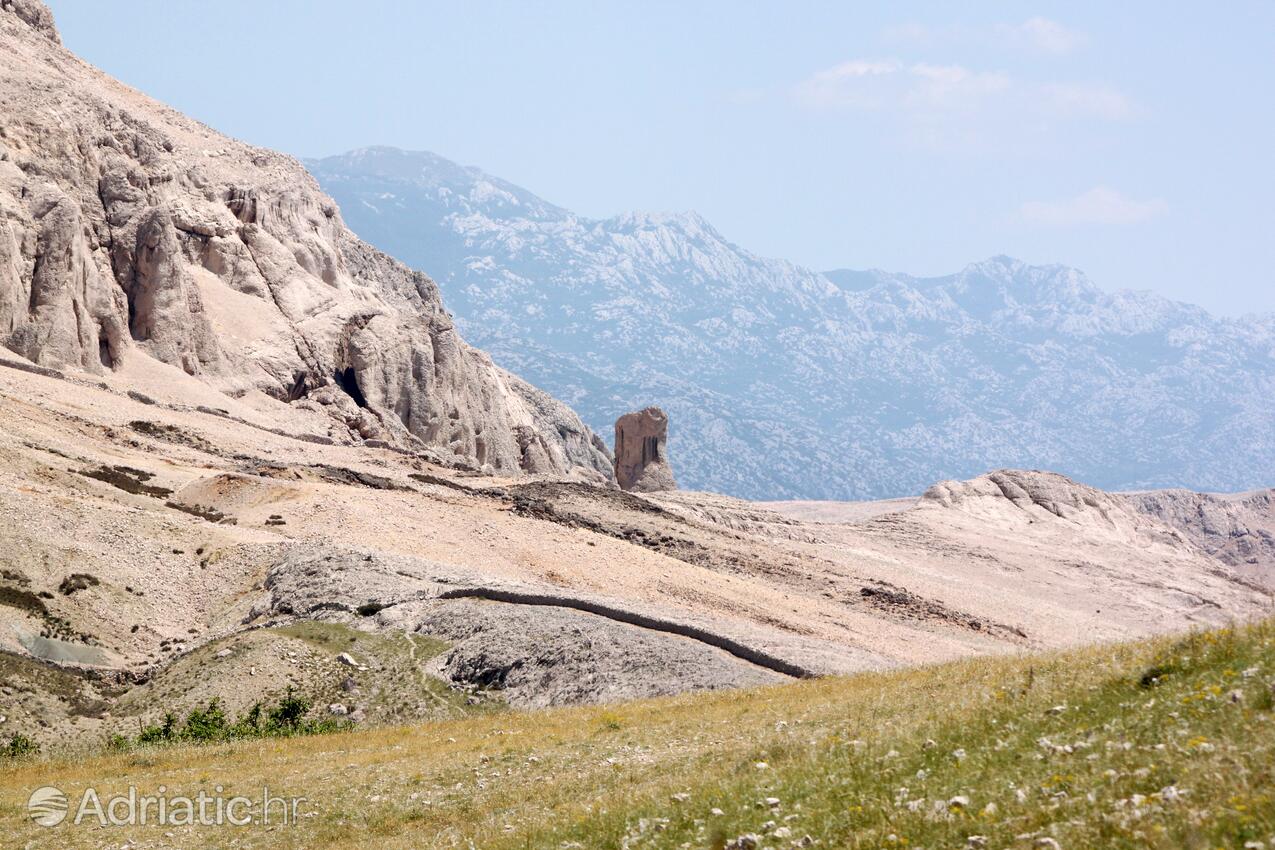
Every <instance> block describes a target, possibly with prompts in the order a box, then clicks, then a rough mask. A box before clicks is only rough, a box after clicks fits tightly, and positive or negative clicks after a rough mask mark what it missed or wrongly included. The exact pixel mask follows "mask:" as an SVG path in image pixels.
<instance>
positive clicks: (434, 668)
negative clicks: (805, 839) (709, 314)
mask: <svg viewBox="0 0 1275 850" xmlns="http://www.w3.org/2000/svg"><path fill="white" fill-rule="evenodd" d="M35 368H36V367H33V366H31V365H30V364H23V363H21V362H20V361H17V360H16V359H6V360H4V365H3V366H0V517H2V520H3V521H0V613H2V615H3V621H2V623H3V625H2V628H0V648H2V649H3V655H0V663H3V665H4V666H5V677H4V680H5V685H4V689H3V690H0V714H3V715H4V716H5V717H6V720H5V723H4V725H3V727H0V729H3V730H4V731H10V730H24V731H28V732H30V733H33V734H35V735H36V736H37V737H39V738H41V739H43V740H45V741H64V740H67V739H68V737H67V736H68V735H69V734H70V733H71V732H73V731H74V732H76V733H77V738H76V739H77V740H85V739H89V740H96V739H97V737H98V736H100V735H101V734H104V733H105V732H106V731H107V730H115V729H124V730H126V731H127V730H130V729H135V728H136V726H137V724H138V722H139V721H140V720H145V721H153V720H154V719H155V718H156V717H157V716H158V714H159V713H161V712H162V711H163V710H165V709H167V708H171V707H180V708H188V707H191V706H193V705H195V704H196V703H199V702H201V701H205V700H207V699H209V698H210V697H212V696H220V697H221V698H222V699H223V700H225V701H226V702H227V703H228V704H229V705H230V706H231V707H233V708H235V709H237V710H238V709H241V708H242V707H244V706H246V705H248V704H250V703H252V702H253V701H255V700H257V699H261V698H263V697H270V696H272V695H276V694H278V693H280V692H281V691H282V690H283V689H284V688H285V687H287V686H288V685H289V684H292V685H295V686H297V687H299V688H301V689H302V690H303V691H305V692H306V693H308V694H311V695H312V696H313V698H314V699H316V700H317V701H318V702H319V704H320V705H322V706H334V707H336V708H335V709H334V710H337V711H340V712H342V713H343V714H344V715H350V716H353V717H354V718H355V719H356V720H358V721H362V722H389V721H395V720H404V719H409V718H416V717H433V716H449V715H452V714H457V713H465V712H469V711H476V710H488V709H489V708H491V707H492V706H493V705H501V704H512V705H515V706H541V705H552V704H562V703H574V702H595V701H609V700H617V699H622V698H629V697H637V696H647V695H656V694H663V693H672V692H677V691H682V690H687V689H695V688H720V687H734V686H741V685H750V684H759V683H765V682H777V681H784V680H788V679H791V678H793V677H804V676H810V675H821V674H828V673H844V672H850V671H855V670H870V669H884V668H890V667H897V666H903V665H913V664H918V663H927V662H933V661H939V660H943V659H950V658H956V657H961V656H966V655H971V654H992V653H1006V652H1009V653H1015V652H1021V651H1025V650H1030V649H1037V648H1046V647H1056V646H1066V645H1073V644H1078V643H1082V642H1090V641H1106V640H1116V639H1122V638H1128V637H1134V636H1138V635H1145V634H1151V633H1157V632H1162V631H1167V630H1177V629H1182V628H1188V627H1191V626H1195V625H1210V624H1218V623H1224V622H1228V621H1230V620H1232V619H1244V618H1249V617H1253V616H1257V615H1260V614H1261V613H1263V612H1264V611H1267V610H1269V608H1270V602H1271V596H1270V593H1269V590H1268V589H1266V587H1264V586H1263V585H1262V584H1261V582H1260V581H1259V580H1258V579H1264V580H1269V577H1270V570H1269V566H1267V565H1254V564H1245V565H1244V567H1245V569H1239V568H1237V567H1234V566H1232V565H1231V564H1229V563H1227V562H1226V561H1225V560H1224V559H1223V558H1220V557H1215V555H1214V554H1210V551H1209V550H1208V549H1207V548H1205V547H1204V546H1202V545H1200V544H1197V543H1196V542H1194V540H1193V535H1194V534H1195V532H1194V531H1193V528H1192V526H1190V525H1188V524H1182V525H1181V527H1180V528H1179V527H1175V526H1174V525H1171V524H1169V523H1167V522H1166V521H1165V520H1164V519H1163V518H1162V517H1161V516H1159V515H1156V514H1155V513H1152V512H1147V511H1144V510H1141V509H1139V507H1138V504H1140V501H1141V499H1145V498H1146V497H1145V496H1143V497H1139V499H1133V498H1132V497H1126V496H1120V495H1112V494H1107V493H1103V492H1101V491H1098V490H1093V489H1091V488H1088V487H1084V486H1083V485H1079V484H1076V483H1074V482H1071V481H1069V480H1067V479H1065V478H1062V477H1061V476H1056V475H1052V474H1049V473H1038V472H1024V471H1002V472H998V473H993V474H990V475H988V476H984V477H982V478H979V479H975V480H973V481H969V482H947V483H944V484H940V485H936V486H935V487H934V488H932V489H931V490H930V492H928V493H926V494H925V495H924V496H923V497H921V498H920V499H917V500H913V501H912V502H911V503H910V504H907V503H905V502H903V501H901V500H895V501H893V502H891V503H888V504H885V505H877V506H874V505H860V506H845V510H844V511H843V512H842V514H843V515H842V516H838V515H837V514H836V513H835V512H832V511H831V509H830V508H829V507H828V506H822V507H817V509H816V515H817V518H816V519H813V520H811V519H804V518H802V517H803V514H804V513H806V512H807V511H809V510H811V508H810V506H801V505H798V506H787V507H784V506H778V507H776V506H771V505H762V504H756V503H749V502H744V501H740V500H737V499H733V498H728V497H724V496H718V495H714V494H706V493H692V492H681V491H673V492H666V493H657V494H637V493H626V492H623V491H620V490H617V489H615V488H614V485H610V486H607V485H599V484H591V483H587V482H581V481H577V480H568V479H565V478H561V477H550V476H528V475H519V476H516V477H501V476H492V475H482V474H479V473H476V472H474V471H472V470H468V469H464V468H458V467H455V466H446V465H441V464H438V463H435V462H433V461H432V460H431V459H430V457H429V456H428V455H426V454H424V453H411V452H407V451H404V450H402V449H395V448H389V447H384V446H378V445H373V446H368V445H366V444H363V445H348V446H342V445H324V444H321V443H315V442H311V441H310V439H309V437H310V436H311V434H310V433H309V432H307V431H306V430H304V425H305V424H306V423H305V422H304V421H300V422H298V421H295V420H293V419H292V418H291V416H292V411H291V410H290V408H289V407H288V406H287V405H284V404H282V403H280V402H275V401H270V402H268V403H267V402H261V403H260V407H259V408H253V407H250V406H248V405H245V404H244V403H243V400H242V399H239V400H234V399H227V400H226V401H225V402H224V403H225V404H226V405H228V406H230V408H231V409H230V410H226V411H225V412H219V411H216V410H214V409H213V408H212V407H209V406H208V405H206V404H201V403H200V402H201V400H204V399H205V393H206V392H208V390H207V388H206V386H205V385H204V384H203V382H201V381H200V380H199V379H197V378H193V377H190V376H185V375H183V374H181V373H180V372H176V370H174V371H175V372H176V374H175V375H172V376H170V377H171V380H169V381H166V382H165V383H164V385H163V388H164V389H166V392H167V394H166V396H165V398H164V400H162V401H161V400H158V399H148V400H139V398H141V397H142V395H141V393H140V392H139V391H138V390H136V389H134V388H133V387H134V386H135V385H134V384H133V383H132V382H124V381H121V380H119V379H118V378H117V377H116V376H114V375H112V374H108V375H104V376H102V377H97V376H86V375H76V374H72V373H66V374H64V375H61V376H58V375H57V374H56V373H50V374H41V373H39V372H37V371H34V370H35ZM156 368H159V367H156ZM164 368H167V367H164ZM146 389H148V390H150V391H152V392H155V393H156V394H158V393H159V390H160V387H159V386H158V385H154V386H147V387H146ZM130 393H132V395H130ZM183 397H185V400H184V401H183V400H182V399H183ZM1250 498H1251V497H1250ZM1246 504H1247V502H1246ZM1267 518H1268V520H1269V514H1268V515H1267ZM1250 521H1251V522H1254V523H1255V520H1250ZM1267 587H1269V585H1267ZM307 623H309V624H313V625H311V626H307V625H306V624H307ZM306 629H310V631H306ZM346 643H348V644H349V646H348V647H347V646H346ZM342 655H345V656H348V658H347V661H345V662H343V661H342V660H340V659H341V656H342ZM347 662H348V663H347Z"/></svg>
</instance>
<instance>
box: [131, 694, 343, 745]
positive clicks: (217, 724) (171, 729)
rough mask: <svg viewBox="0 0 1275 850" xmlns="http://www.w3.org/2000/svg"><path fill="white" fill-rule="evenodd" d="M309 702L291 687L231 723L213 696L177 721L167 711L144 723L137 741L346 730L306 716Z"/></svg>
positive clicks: (167, 741)
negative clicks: (274, 700)
mask: <svg viewBox="0 0 1275 850" xmlns="http://www.w3.org/2000/svg"><path fill="white" fill-rule="evenodd" d="M311 708H312V703H311V702H310V700H308V699H306V698H305V697H302V696H299V695H298V694H297V693H296V692H295V691H294V690H293V689H292V688H291V687H289V688H288V690H287V691H286V692H285V693H284V695H283V696H282V697H280V699H279V702H278V703H277V704H275V705H274V706H272V707H271V708H269V709H268V710H267V709H266V708H265V707H264V706H263V705H262V704H261V703H259V702H258V703H256V704H254V705H253V706H252V708H250V709H248V710H247V711H246V712H244V713H243V714H242V715H241V716H240V717H238V718H237V719H235V720H234V721H233V722H232V721H231V719H230V717H229V716H228V715H227V714H226V712H225V709H223V708H222V706H221V700H220V699H218V698H217V697H213V698H212V699H211V700H209V701H208V704H207V705H206V706H204V707H201V708H195V709H193V710H191V711H190V713H189V714H187V715H186V718H185V720H179V719H178V716H177V714H176V712H173V711H169V712H166V713H165V714H164V719H163V720H162V721H161V722H160V723H159V724H158V725H152V726H147V727H146V728H144V729H142V731H141V732H139V733H138V735H137V743H139V744H175V743H191V744H206V743H213V742H216V741H229V740H234V739H241V738H284V737H292V736H294V735H321V734H326V733H330V732H338V731H340V730H342V729H345V728H346V727H347V726H348V725H349V723H348V722H346V721H338V720H336V719H327V718H325V719H319V720H316V719H312V718H310V717H309V714H310V709H311ZM130 745H131V742H130V741H129V739H128V738H126V737H124V736H123V735H112V736H111V738H110V739H108V741H107V746H108V748H109V749H116V750H122V749H128V747H129V746H130Z"/></svg>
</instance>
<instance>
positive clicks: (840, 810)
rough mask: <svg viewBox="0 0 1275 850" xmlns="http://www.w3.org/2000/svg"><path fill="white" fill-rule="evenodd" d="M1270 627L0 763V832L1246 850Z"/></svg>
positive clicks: (1266, 822) (1264, 767) (1259, 757)
mask: <svg viewBox="0 0 1275 850" xmlns="http://www.w3.org/2000/svg"><path fill="white" fill-rule="evenodd" d="M1273 637H1275V625H1273V624H1272V623H1270V622H1267V623H1263V624H1259V625H1255V626H1249V627H1243V628H1240V629H1237V630H1229V629H1228V630H1222V631H1220V632H1210V633H1203V634H1196V635H1192V636H1188V637H1185V638H1180V639H1161V640H1155V641H1148V642H1141V643H1134V644H1125V645H1117V646H1105V647H1094V648H1089V649H1084V650H1079V651H1075V652H1069V653H1061V654H1052V655H1048V656H1036V657H1027V656H1025V657H1021V658H998V659H978V660H970V661H964V662H959V663H953V664H945V665H941V666H935V667H929V668H921V669H914V670H909V671H904V672H895V673H885V674H866V675H859V676H854V677H849V678H839V679H824V680H818V681H809V682H800V683H796V684H792V685H785V686H779V687H771V688H764V689H757V690H751V691H734V692H720V693H711V694H697V695H685V696H680V697H675V698H669V699H660V700H651V701H644V702H637V703H630V704H624V705H614V706H606V707H595V708H575V709H564V710H552V711H544V712H537V713H525V714H517V713H509V714H501V715H495V716H487V717H475V718H467V719H460V720H453V721H444V722H438V723H432V724H426V725H421V726H416V727H403V728H383V729H375V730H368V731H360V732H353V733H346V734H340V735H332V736H322V737H313V738H303V739H290V740H271V741H254V742H243V743H235V744H227V745H215V746H207V747H181V748H173V749H160V750H149V751H136V752H131V753H122V754H106V755H100V756H96V757H92V758H88V759H83V760H76V761H71V760H56V759H55V760H50V761H37V762H28V763H18V764H16V765H13V766H10V767H8V768H7V769H6V770H5V771H4V773H3V774H2V775H0V822H2V823H3V824H4V828H5V832H6V834H7V835H8V836H9V839H10V840H11V841H12V842H13V846H18V847H32V848H45V847H57V848H66V849H67V850H76V848H90V847H92V848H98V847H104V846H119V845H121V844H123V843H125V842H126V841H130V840H131V841H133V842H134V844H133V845H132V846H133V847H136V848H147V847H155V848H159V847H230V846H234V847H249V848H252V847H262V848H264V847H269V848H276V847H279V848H303V847H323V848H343V847H376V848H378V850H393V848H421V847H457V848H465V847H478V848H489V847H494V848H500V847H563V846H566V847H570V846H576V847H588V848H593V847H621V846H623V847H627V848H636V847H721V846H723V844H724V843H726V842H727V841H730V840H735V839H737V838H738V836H741V835H745V834H749V833H754V834H756V835H757V840H758V844H759V846H768V847H786V846H790V845H792V844H793V843H794V842H800V841H801V840H802V839H803V838H804V837H806V836H809V837H810V840H811V841H814V842H817V843H818V846H824V847H842V846H863V847H878V846H880V847H901V846H911V847H916V846H929V847H933V846H941V847H960V846H966V844H967V842H969V841H970V836H977V837H983V838H986V839H987V841H988V843H987V844H986V846H988V847H995V846H1026V847H1030V846H1032V845H1033V843H1035V842H1037V841H1044V840H1045V839H1052V840H1056V841H1058V842H1059V844H1060V846H1062V847H1067V848H1072V847H1125V846H1128V847H1135V846H1145V847H1165V848H1168V847H1217V846H1224V847H1241V848H1242V847H1244V843H1245V842H1246V841H1250V842H1251V841H1263V842H1266V841H1270V840H1271V837H1272V833H1275V808H1273V803H1272V799H1271V783H1272V778H1271V770H1272V764H1275V753H1273V752H1272V748H1273V747H1275V722H1273V721H1275V716H1273V715H1275V712H1272V710H1271V690H1270V689H1271V687H1272V681H1273V680H1275V649H1273V640H1272V639H1273ZM759 764H763V765H765V766H764V767H759V766H758V765H759ZM43 785H53V786H56V787H59V788H61V789H62V790H64V791H65V792H67V794H68V796H69V797H70V798H71V799H72V801H73V806H74V801H76V800H77V799H78V797H79V795H80V793H81V792H82V791H83V790H84V789H85V788H87V787H90V786H92V787H94V788H95V789H96V790H97V791H98V793H99V795H101V796H102V797H103V798H105V797H106V796H107V795H111V794H119V793H124V792H126V790H127V788H128V786H130V785H133V786H135V787H137V788H138V790H139V793H142V794H148V793H149V794H154V793H156V791H157V789H158V787H159V786H161V785H162V786H165V787H166V788H167V789H168V793H169V794H170V795H171V794H179V793H180V794H190V795H194V794H195V793H197V791H198V790H199V789H200V788H203V789H206V790H208V791H209V793H211V792H212V790H213V789H214V786H218V785H220V786H222V789H223V790H222V793H223V795H226V796H229V795H233V794H244V795H246V796H250V797H258V798H259V796H260V793H261V789H262V788H263V787H264V786H268V787H269V789H270V792H271V794H272V795H274V796H294V795H296V796H304V797H305V798H306V802H305V803H304V804H302V806H301V809H300V810H301V811H302V812H304V813H305V816H303V817H302V818H301V819H300V822H299V823H298V824H297V825H295V826H286V827H284V826H279V825H275V826H273V827H271V828H266V827H263V826H261V825H251V826H244V827H231V826H222V827H201V826H164V827H161V826H145V827H126V826H118V827H117V826H108V827H105V828H100V827H89V826H85V825H80V826H74V825H71V824H69V823H64V824H62V825H61V826H59V827H56V828H54V829H46V828H43V827H40V826H37V825H35V824H33V823H32V822H31V821H30V820H29V819H28V818H27V812H26V799H27V795H28V794H29V793H30V792H31V790H32V789H34V788H36V787H38V786H43ZM1165 789H1172V790H1167V791H1166V790H1165ZM675 795H676V796H675ZM682 795H686V796H685V797H682ZM766 798H776V799H777V800H778V801H779V802H778V803H776V804H775V805H773V806H772V805H770V804H765V803H761V804H759V802H758V801H763V800H765V799H766ZM989 804H990V806H989ZM714 809H717V810H720V812H721V813H720V814H714V813H713V810H714ZM970 846H976V842H975V844H971V845H970ZM1040 846H1046V847H1048V846H1050V845H1049V844H1047V843H1046V844H1042V845H1040ZM1268 846H1270V845H1268Z"/></svg>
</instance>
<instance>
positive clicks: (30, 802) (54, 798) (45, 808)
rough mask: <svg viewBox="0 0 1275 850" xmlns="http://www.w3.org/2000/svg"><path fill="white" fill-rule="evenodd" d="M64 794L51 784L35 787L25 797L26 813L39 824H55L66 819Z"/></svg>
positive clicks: (66, 804) (66, 805)
mask: <svg viewBox="0 0 1275 850" xmlns="http://www.w3.org/2000/svg"><path fill="white" fill-rule="evenodd" d="M68 805H69V804H68V803H67V799H66V795H65V794H63V793H62V792H61V791H60V790H59V789H57V788H53V787H51V786H48V785H46V786H44V787H43V788H37V789H35V790H34V791H32V792H31V796H30V798H28V799H27V814H28V815H30V817H31V820H33V821H35V822H36V823H38V824H39V825H40V826H57V825H58V824H60V823H61V822H62V821H64V820H66V812H67V807H68Z"/></svg>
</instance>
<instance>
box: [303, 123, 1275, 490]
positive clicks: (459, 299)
mask: <svg viewBox="0 0 1275 850" xmlns="http://www.w3.org/2000/svg"><path fill="white" fill-rule="evenodd" d="M308 165H309V167H310V168H311V170H312V171H313V172H314V174H315V175H316V176H317V177H318V179H319V181H320V183H321V184H322V185H323V186H324V188H325V189H326V190H327V191H329V192H331V193H332V194H333V196H334V197H336V198H337V199H339V200H340V201H341V203H342V206H343V208H344V209H345V210H346V213H347V215H348V220H349V221H350V223H351V226H352V227H353V228H354V229H355V230H356V231H357V232H359V233H360V235H362V236H363V237H364V238H366V239H369V240H370V241H372V242H373V243H375V244H377V245H378V246H380V247H382V248H384V249H387V250H390V251H391V252H392V253H394V254H395V255H396V256H399V257H404V258H406V259H408V260H409V261H410V262H414V263H417V264H421V265H423V266H424V267H426V268H429V269H431V270H432V271H433V273H434V274H435V275H436V276H437V279H438V281H439V283H440V286H441V287H442V289H443V291H444V293H445V294H446V296H447V299H448V303H449V304H450V305H451V306H452V308H453V309H454V310H455V312H456V315H457V321H458V322H459V323H460V325H461V327H462V328H463V329H464V330H465V332H466V333H467V334H468V335H469V336H470V337H471V338H473V339H474V340H475V341H477V342H478V343H480V344H481V345H482V346H483V347H484V349H485V350H487V351H490V352H491V353H492V356H493V357H495V358H496V360H497V362H499V363H502V364H503V365H505V366H508V367H510V368H514V369H516V370H518V371H519V372H520V373H521V374H524V375H526V376H528V377H529V378H530V379H532V380H533V381H535V382H536V383H538V384H539V385H541V386H545V387H547V388H549V389H550V390H551V391H552V392H554V393H555V394H557V395H558V396H559V397H561V398H564V399H566V400H568V401H569V402H570V403H571V404H572V405H573V406H574V407H575V408H576V409H577V410H579V411H581V414H582V416H583V417H584V419H585V420H586V421H587V422H588V423H590V425H591V426H592V427H593V428H594V429H595V430H598V431H599V433H601V432H602V431H601V429H605V428H608V427H609V426H610V423H612V422H613V421H614V420H615V418H616V417H617V416H619V415H621V414H623V413H624V412H626V411H629V410H635V409H640V408H641V407H643V406H645V405H647V404H651V403H658V404H659V405H660V406H661V407H662V408H663V409H665V410H666V411H667V412H668V413H669V415H670V416H672V417H673V419H674V421H676V423H677V429H676V432H675V433H674V434H673V435H672V436H671V438H670V449H671V451H672V453H673V454H674V455H675V456H676V457H677V458H678V477H679V482H680V483H681V484H682V486H684V487H689V488H691V489H702V490H711V491H714V492H724V493H730V494H733V495H736V496H741V497H746V498H757V499H781V498H783V499H831V500H847V499H851V500H853V499H873V498H885V497H894V496H906V495H913V494H916V493H920V492H923V491H924V490H925V489H926V488H927V487H929V486H930V485H931V484H932V483H933V482H935V481H938V480H942V479H945V478H956V479H966V478H971V477H974V476H977V475H980V474H982V473H983V472H985V471H986V470H988V469H996V468H1001V467H1012V468H1038V469H1053V470H1057V471H1059V472H1062V473H1064V474H1066V475H1068V476H1070V477H1072V478H1075V479H1078V480H1082V481H1087V482H1089V483H1091V484H1093V485H1094V486H1097V487H1102V488H1104V489H1107V490H1131V489H1152V488H1165V487H1188V488H1191V489H1195V490H1211V491H1219V492H1224V491H1238V490H1248V489H1252V488H1255V487H1260V486H1266V485H1267V484H1269V481H1266V480H1264V477H1263V476H1265V475H1266V472H1265V471H1266V470H1269V469H1272V468H1275V439H1273V438H1272V433H1271V430H1270V428H1269V426H1268V423H1269V422H1271V421H1272V420H1275V359H1273V358H1275V333H1273V329H1275V324H1273V323H1272V320H1271V318H1270V317H1250V318H1245V319H1226V318H1218V317H1214V316H1210V315H1209V314H1207V313H1206V312H1205V311H1203V310H1201V309H1199V308H1198V307H1193V306H1191V305H1188V304H1180V303H1176V302H1173V301H1169V300H1167V299H1165V298H1161V297H1159V296H1156V295H1154V294H1152V293H1147V292H1128V291H1125V292H1116V293H1109V292H1106V291H1104V290H1102V289H1100V288H1098V287H1097V286H1095V285H1094V283H1092V282H1091V281H1089V280H1088V279H1087V278H1086V277H1085V276H1084V275H1083V274H1081V273H1080V272H1078V271H1076V270H1075V269H1070V268H1067V267H1065V266H1059V265H1050V266H1032V265H1028V264H1025V263H1022V262H1019V261H1017V260H1013V259H1011V258H1008V257H993V258H990V259H988V260H985V261H983V262H978V263H973V264H971V265H969V266H967V267H966V268H965V269H962V270H961V271H959V272H957V273H955V274H951V275H945V276H942V277H934V278H920V277H914V276H910V275H906V274H895V273H890V272H883V271H846V270H841V271H830V272H826V273H822V274H821V273H818V272H816V271H813V270H810V269H805V268H802V267H800V266H798V265H795V264H793V263H790V262H785V261H783V260H775V259H769V258H765V257H760V256H757V255H756V254H754V253H752V252H750V251H748V250H746V249H745V248H743V247H741V246H739V245H736V244H734V243H732V242H731V241H730V240H729V239H728V238H727V237H726V236H724V235H723V234H721V233H719V232H718V231H717V230H715V229H714V228H713V227H712V225H711V224H710V223H709V222H707V221H705V220H704V219H703V218H702V217H701V216H698V215H695V214H693V213H683V214H647V213H629V214H624V215H619V216H615V217H613V218H608V219H590V218H586V217H584V216H580V215H577V214H575V213H572V212H571V211H570V210H566V209H563V208H561V207H558V206H555V205H554V204H552V203H549V202H547V201H545V200H543V199H541V198H539V197H537V196H536V195H534V194H533V193H531V192H529V191H527V190H525V189H522V188H520V187H518V186H515V185H513V184H511V183H509V182H508V181H504V180H501V179H500V178H498V177H494V176H492V175H490V174H487V173H485V172H482V171H480V170H479V169H477V168H466V167H462V166H459V165H456V164H455V163H451V162H449V161H447V160H445V159H443V158H441V157H438V156H435V155H433V154H427V153H412V152H405V151H399V150H394V149H389V148H368V149H363V150H358V151H353V152H350V153H348V154H345V155H341V156H334V157H329V158H326V159H322V160H313V161H309V162H308Z"/></svg>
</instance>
